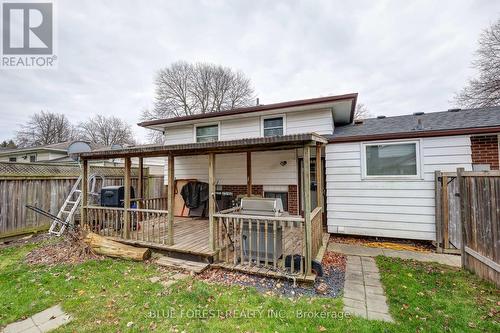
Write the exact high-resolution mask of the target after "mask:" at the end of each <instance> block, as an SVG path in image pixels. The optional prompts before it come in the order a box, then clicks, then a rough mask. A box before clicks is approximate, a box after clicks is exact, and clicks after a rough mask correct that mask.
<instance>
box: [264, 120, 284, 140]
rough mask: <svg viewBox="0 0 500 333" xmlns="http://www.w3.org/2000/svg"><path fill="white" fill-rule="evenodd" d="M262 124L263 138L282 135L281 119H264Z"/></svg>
mask: <svg viewBox="0 0 500 333" xmlns="http://www.w3.org/2000/svg"><path fill="white" fill-rule="evenodd" d="M262 123H263V125H262V126H263V129H264V130H263V132H264V133H263V134H264V136H277V135H283V134H284V131H283V123H284V121H283V117H273V118H264V119H263V121H262Z"/></svg>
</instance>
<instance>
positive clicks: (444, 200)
mask: <svg viewBox="0 0 500 333" xmlns="http://www.w3.org/2000/svg"><path fill="white" fill-rule="evenodd" d="M441 180H442V181H441V186H442V188H441V214H442V215H441V218H442V221H443V224H442V228H443V229H442V231H443V249H444V250H446V249H448V248H450V243H449V224H450V223H449V222H450V221H449V220H450V219H449V216H450V214H449V213H450V208H449V205H448V176H445V175H443V176H441Z"/></svg>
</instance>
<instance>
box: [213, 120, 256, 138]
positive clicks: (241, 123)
mask: <svg viewBox="0 0 500 333" xmlns="http://www.w3.org/2000/svg"><path fill="white" fill-rule="evenodd" d="M259 121H260V120H259V117H251V118H241V119H231V120H223V121H221V129H220V139H221V140H237V139H242V138H258V137H259V136H260V123H259Z"/></svg>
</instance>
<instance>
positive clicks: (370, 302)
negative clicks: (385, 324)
mask: <svg viewBox="0 0 500 333" xmlns="http://www.w3.org/2000/svg"><path fill="white" fill-rule="evenodd" d="M366 308H367V309H368V311H374V312H380V313H389V307H388V306H387V303H386V299H385V296H381V295H371V296H369V297H367V298H366Z"/></svg>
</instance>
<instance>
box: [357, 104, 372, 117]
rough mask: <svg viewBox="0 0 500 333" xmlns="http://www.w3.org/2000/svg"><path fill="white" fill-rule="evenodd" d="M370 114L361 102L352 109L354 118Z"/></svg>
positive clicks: (369, 115)
mask: <svg viewBox="0 0 500 333" xmlns="http://www.w3.org/2000/svg"><path fill="white" fill-rule="evenodd" d="M371 116H372V115H371V113H370V111H368V108H367V107H366V105H364V104H363V103H358V104H357V105H356V109H355V110H354V120H358V119H366V118H370V117H371Z"/></svg>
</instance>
